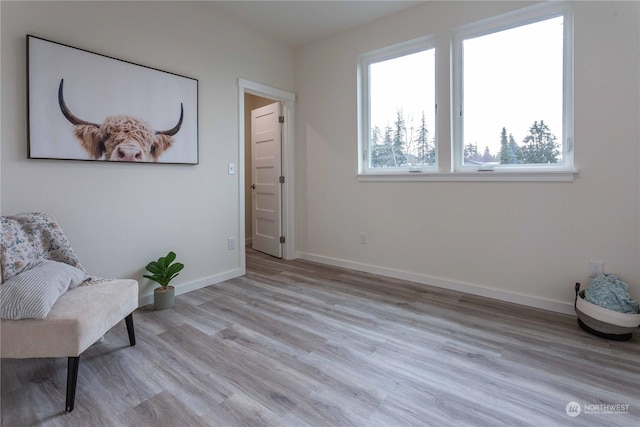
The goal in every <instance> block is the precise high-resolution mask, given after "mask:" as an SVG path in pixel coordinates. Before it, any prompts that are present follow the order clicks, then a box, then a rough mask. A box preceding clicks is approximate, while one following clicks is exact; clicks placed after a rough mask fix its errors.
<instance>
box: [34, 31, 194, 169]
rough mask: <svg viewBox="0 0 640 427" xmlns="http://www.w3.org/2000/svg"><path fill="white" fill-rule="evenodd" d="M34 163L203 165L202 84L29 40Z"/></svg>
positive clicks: (53, 43) (66, 47) (38, 39)
mask: <svg viewBox="0 0 640 427" xmlns="http://www.w3.org/2000/svg"><path fill="white" fill-rule="evenodd" d="M27 52H28V55H27V57H28V66H27V68H28V91H27V92H28V106H29V115H28V117H29V127H28V129H29V138H28V139H29V147H28V150H29V158H30V159H65V160H96V161H110V162H130V163H177V164H198V81H197V80H195V79H192V78H189V77H184V76H180V75H177V74H173V73H169V72H166V71H161V70H157V69H154V68H150V67H145V66H142V65H138V64H134V63H131V62H127V61H123V60H119V59H114V58H111V57H109V56H105V55H100V54H97V53H93V52H89V51H86V50H82V49H78V48H74V47H71V46H67V45H63V44H60V43H55V42H52V41H49V40H44V39H41V38H38V37H34V36H30V35H28V36H27Z"/></svg>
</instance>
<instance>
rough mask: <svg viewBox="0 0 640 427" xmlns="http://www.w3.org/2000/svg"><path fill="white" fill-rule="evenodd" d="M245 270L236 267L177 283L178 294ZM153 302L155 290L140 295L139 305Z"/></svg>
mask: <svg viewBox="0 0 640 427" xmlns="http://www.w3.org/2000/svg"><path fill="white" fill-rule="evenodd" d="M245 273H246V272H245V271H243V269H241V268H235V269H233V270H229V271H225V272H224V273H220V274H216V275H214V276H209V277H204V278H202V279H198V280H194V281H193V282H187V283H181V284H179V285H175V288H176V296H178V295H181V294H186V293H187V292H191V291H195V290H197V289H201V288H204V287H207V286H210V285H215V284H216V283H220V282H224V281H225V280H229V279H233V278H235V277H240V276H244V275H245ZM152 303H153V290H152V291H151V293H149V294H144V295H140V296H139V297H138V307H142V306H143V305H147V304H152Z"/></svg>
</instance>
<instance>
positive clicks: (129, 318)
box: [124, 313, 136, 346]
mask: <svg viewBox="0 0 640 427" xmlns="http://www.w3.org/2000/svg"><path fill="white" fill-rule="evenodd" d="M124 321H125V323H126V324H127V332H128V333H129V344H131V345H132V346H134V345H136V332H135V331H134V330H133V313H131V314H130V315H128V316H127V317H125V318H124Z"/></svg>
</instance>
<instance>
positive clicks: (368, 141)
mask: <svg viewBox="0 0 640 427" xmlns="http://www.w3.org/2000/svg"><path fill="white" fill-rule="evenodd" d="M360 67H361V75H362V81H363V90H362V95H363V102H362V106H363V107H364V108H362V109H361V112H362V116H363V119H362V123H361V125H362V130H361V132H362V136H363V137H361V138H362V140H363V144H362V150H361V154H362V157H361V158H362V166H363V167H362V170H364V171H372V172H376V173H385V172H407V171H412V170H415V171H419V170H423V169H432V170H435V168H436V157H437V156H436V154H437V153H436V138H435V135H436V118H435V116H436V112H435V104H436V102H435V49H434V48H433V47H432V46H431V45H430V44H429V40H428V39H420V40H414V41H411V42H409V43H404V44H402V45H399V46H393V47H391V48H387V49H383V50H381V51H377V52H373V53H369V54H367V55H365V56H363V57H362V58H361V61H360Z"/></svg>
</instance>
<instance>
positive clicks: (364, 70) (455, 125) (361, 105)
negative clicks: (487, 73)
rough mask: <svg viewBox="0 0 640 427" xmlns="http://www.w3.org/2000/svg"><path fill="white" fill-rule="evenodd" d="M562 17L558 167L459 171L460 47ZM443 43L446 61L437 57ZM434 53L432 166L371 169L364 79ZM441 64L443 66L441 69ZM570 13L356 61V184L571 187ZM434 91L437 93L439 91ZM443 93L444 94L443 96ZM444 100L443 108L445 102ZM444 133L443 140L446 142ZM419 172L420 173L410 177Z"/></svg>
mask: <svg viewBox="0 0 640 427" xmlns="http://www.w3.org/2000/svg"><path fill="white" fill-rule="evenodd" d="M558 16H563V26H564V29H563V33H564V37H563V88H562V91H563V94H562V98H563V105H562V114H563V119H562V135H561V136H559V137H558V140H559V142H560V145H561V150H562V156H563V163H559V164H525V165H522V164H520V165H500V166H499V167H494V168H481V167H480V168H479V167H478V166H477V165H467V166H465V165H463V152H464V141H463V139H462V126H463V121H462V120H463V117H461V116H460V112H461V111H462V112H464V110H463V106H464V104H463V87H462V76H463V70H462V66H463V64H462V59H463V57H462V53H463V52H462V43H463V41H464V40H465V39H466V38H472V36H473V37H478V36H482V35H486V34H491V33H495V32H499V31H504V30H508V29H511V28H517V27H520V26H523V25H527V24H531V23H535V22H539V21H544V20H547V19H551V18H554V17H558ZM447 43H448V45H449V55H446V52H445V54H442V53H443V51H442V47H443V46H445V45H446V44H447ZM429 49H434V50H435V79H434V80H435V81H434V82H433V84H434V85H435V92H434V93H435V103H436V105H435V129H434V131H433V132H434V141H435V146H436V164H435V165H434V166H433V167H424V168H420V169H419V170H415V169H411V168H408V167H406V168H384V170H381V169H380V168H371V167H369V156H370V142H371V141H370V129H369V127H370V111H369V80H368V79H369V76H368V66H369V64H371V63H375V62H380V61H385V60H389V59H393V58H397V57H401V56H404V55H408V54H411V53H415V52H419V51H423V50H429ZM442 61H445V62H447V64H443V63H442ZM444 70H447V71H448V74H449V80H448V87H447V88H446V90H445V89H444V86H441V84H442V82H444V81H446V79H444V78H443V77H444V76H439V75H438V74H439V72H440V73H442V72H444ZM573 71H574V70H573V10H572V7H571V4H570V3H568V2H562V1H561V2H549V3H547V2H545V3H542V4H537V5H533V6H529V7H525V8H521V9H517V10H514V11H511V12H507V13H505V14H501V15H498V16H494V17H490V18H487V19H483V20H479V21H475V22H472V23H469V24H465V25H462V26H459V27H455V28H450V29H448V30H446V29H445V30H443V31H441V32H438V33H434V34H430V35H428V36H425V37H420V38H417V39H412V40H409V41H406V42H402V43H398V44H394V45H392V46H388V47H384V48H381V49H376V50H374V51H370V52H367V53H364V54H361V55H359V56H358V66H357V90H358V95H357V120H358V124H357V128H358V130H357V132H358V144H357V145H358V168H357V180H358V181H516V182H518V181H543V182H549V181H551V182H554V181H560V182H562V181H573V180H574V178H575V176H576V175H577V173H578V171H577V169H576V168H575V163H574V136H573V123H574V121H573V114H574V103H573V76H574V72H573ZM439 86H441V87H440V89H442V90H439ZM443 92H444V93H443ZM442 97H445V98H447V97H448V99H449V102H445V99H444V98H442ZM439 104H443V105H447V104H448V105H449V108H448V110H449V111H445V112H444V113H445V116H446V115H447V114H448V115H449V117H448V118H447V119H445V120H447V121H448V123H446V124H445V123H444V122H443V123H439V122H440V121H441V120H442V119H444V117H441V118H440V117H439V116H440V114H439V108H438V105H439ZM439 124H440V125H441V126H445V125H446V126H448V127H449V132H450V138H451V139H450V141H444V140H443V141H441V140H440V139H439V133H440V132H439V131H438V128H439ZM446 133H447V132H446V130H445V136H446ZM412 172H423V173H412Z"/></svg>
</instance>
